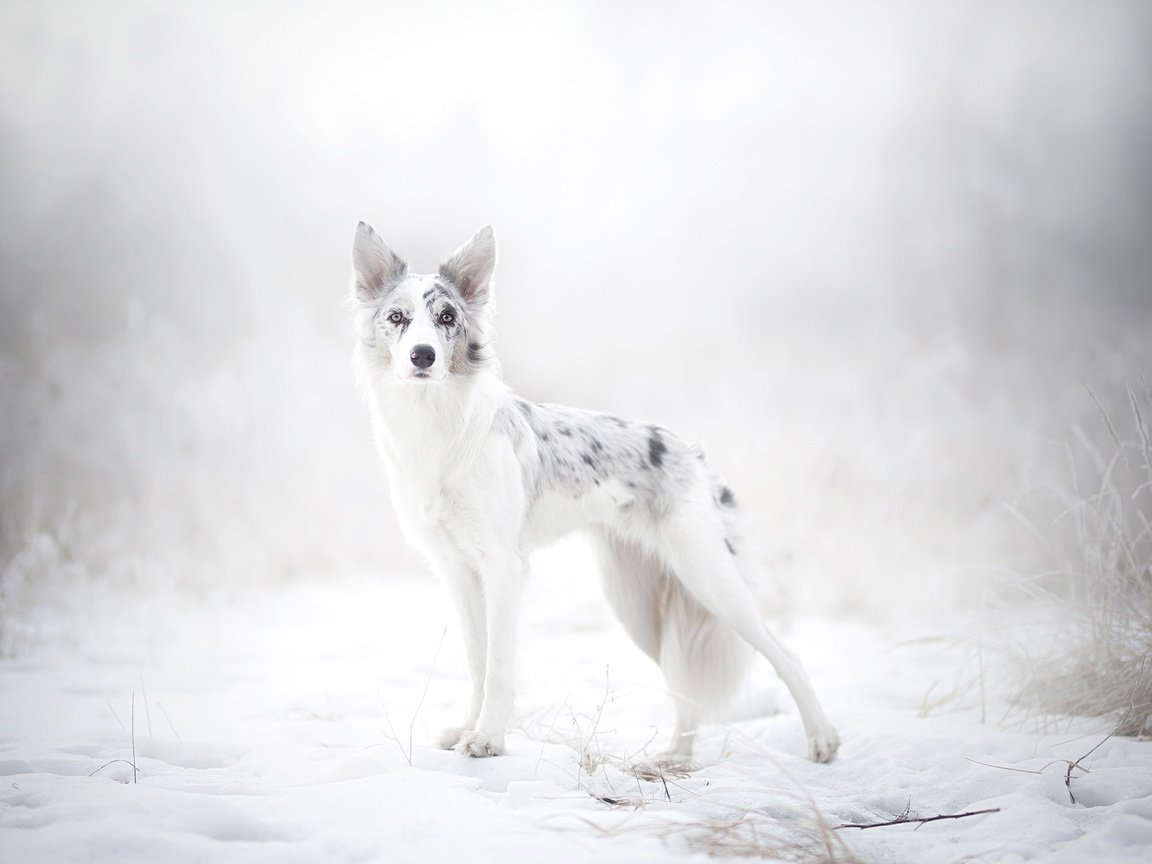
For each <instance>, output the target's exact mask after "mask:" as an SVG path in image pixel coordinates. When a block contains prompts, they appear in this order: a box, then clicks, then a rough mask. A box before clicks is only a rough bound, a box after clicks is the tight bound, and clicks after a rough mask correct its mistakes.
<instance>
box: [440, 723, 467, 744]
mask: <svg viewBox="0 0 1152 864" xmlns="http://www.w3.org/2000/svg"><path fill="white" fill-rule="evenodd" d="M467 731H468V729H467V727H464V726H449V727H448V728H447V729H445V730H444V731H443V732H441V733H440V734H439V735H438V736H436V746H437V747H439V748H440V749H441V750H454V749H456V745H457V744H459V743H460V739H461V738H463V737H464V733H466V732H467Z"/></svg>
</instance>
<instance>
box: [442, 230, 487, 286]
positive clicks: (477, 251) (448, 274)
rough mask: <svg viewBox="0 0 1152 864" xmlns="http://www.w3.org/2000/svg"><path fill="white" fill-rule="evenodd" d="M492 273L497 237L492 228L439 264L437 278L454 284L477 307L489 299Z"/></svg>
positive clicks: (474, 235)
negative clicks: (438, 276) (439, 277)
mask: <svg viewBox="0 0 1152 864" xmlns="http://www.w3.org/2000/svg"><path fill="white" fill-rule="evenodd" d="M495 272H496V235H494V234H493V233H492V226H491V225H485V226H484V227H483V228H481V229H480V230H479V231H477V232H476V233H475V234H473V235H472V239H471V240H469V241H468V242H467V243H465V244H464V245H463V246H461V247H460V248H459V249H457V250H456V251H455V252H454V253H452V257H451V258H449V259H448V260H447V261H445V262H444V263H443V264H441V265H440V275H441V276H442V277H443V278H445V279H447V280H448V281H449V282H451V283H452V284H453V285H455V286H456V290H457V291H459V292H460V295H461V296H462V297H463V298H464V299H465V300H466V301H468V302H469V303H476V304H482V303H484V302H486V301H487V300H488V295H489V293H490V291H491V289H492V274H493V273H495Z"/></svg>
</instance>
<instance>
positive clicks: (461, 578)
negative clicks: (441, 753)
mask: <svg viewBox="0 0 1152 864" xmlns="http://www.w3.org/2000/svg"><path fill="white" fill-rule="evenodd" d="M435 569H436V571H437V574H438V575H439V576H440V579H441V581H442V582H443V583H444V586H445V587H446V588H447V589H448V593H449V594H451V595H452V602H453V605H455V607H456V614H457V617H458V618H459V620H460V635H461V637H462V639H463V642H464V653H465V655H466V656H467V659H468V675H469V678H470V680H471V682H472V695H471V698H470V700H469V705H468V714H467V716H466V717H465V718H464V722H463V723H461V724H460V725H459V726H450V727H449V728H447V729H445V730H444V731H443V732H441V733H440V737H439V738H438V739H437V740H436V745H437V746H438V747H441V748H443V749H444V750H451V749H452V748H454V747H455V746H456V745H457V744H458V743H459V742H460V739H461V738H462V737H463V736H464V734H465V733H466V732H470V731H471V730H472V729H473V728H474V727H475V726H476V720H477V719H478V718H479V717H480V707H481V705H482V704H483V702H484V668H485V665H486V659H487V656H488V646H487V641H488V628H487V626H486V623H485V612H484V591H483V589H482V588H481V587H480V574H479V573H478V572H477V571H476V570H475V569H474V568H472V567H469V566H467V565H463V564H459V563H455V562H441V563H439V564H438V565H437V566H436V568H435Z"/></svg>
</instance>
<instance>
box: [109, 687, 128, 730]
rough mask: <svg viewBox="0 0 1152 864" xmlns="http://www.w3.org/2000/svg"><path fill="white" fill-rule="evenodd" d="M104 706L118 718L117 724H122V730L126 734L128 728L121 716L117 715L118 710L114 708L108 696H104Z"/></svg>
mask: <svg viewBox="0 0 1152 864" xmlns="http://www.w3.org/2000/svg"><path fill="white" fill-rule="evenodd" d="M104 704H105V705H107V706H108V710H109V711H111V712H112V716H113V717H115V718H116V722H117V723H119V724H120V728H121V729H123V730H124V731H125V732H127V731H128V727H127V726H125V725H124V721H123V720H121V719H120V715H119V714H117V713H116V709H115V708H113V707H112V700H111V699H109V698H108V696H107V694H105V696H104Z"/></svg>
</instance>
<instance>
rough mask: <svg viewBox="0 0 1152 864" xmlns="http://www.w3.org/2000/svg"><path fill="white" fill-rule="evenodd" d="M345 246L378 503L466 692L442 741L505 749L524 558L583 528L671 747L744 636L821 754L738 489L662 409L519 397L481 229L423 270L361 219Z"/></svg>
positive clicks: (729, 674)
mask: <svg viewBox="0 0 1152 864" xmlns="http://www.w3.org/2000/svg"><path fill="white" fill-rule="evenodd" d="M352 259H353V265H354V271H355V283H354V286H353V291H352V295H353V296H352V302H353V308H354V316H355V321H356V333H357V343H356V348H355V358H354V359H355V362H354V365H355V369H356V374H357V377H358V379H359V382H360V384H361V386H362V388H363V391H364V394H365V396H366V398H367V400H368V403H369V406H370V409H371V415H372V423H373V427H374V432H375V438H376V443H377V446H378V448H379V451H380V455H381V456H382V458H383V460H384V464H385V466H386V468H387V471H388V476H389V480H390V481H391V492H392V501H393V503H394V505H395V507H396V514H397V516H398V518H399V520H400V523H401V525H402V527H403V528H404V531H405V534H406V535H407V537H408V538H409V540H410V541H411V542H412V543H413V544H414V545H415V546H417V547H418V548H419V549H420V550H421V551H422V552H424V553H425V554H426V555H427V557H428V558H429V559H430V561H431V562H432V564H433V567H434V569H435V570H436V571H437V573H438V575H439V576H440V577H441V578H442V579H443V580H444V582H445V584H446V585H447V586H448V588H449V590H450V592H451V594H452V596H453V599H454V600H455V603H456V606H457V610H458V612H459V614H460V623H461V627H462V630H463V637H464V642H465V645H466V648H467V652H468V661H469V665H470V667H471V669H470V671H471V676H472V701H471V707H470V708H469V709H468V714H467V717H466V718H465V720H464V722H463V724H461V725H460V726H459V727H457V728H453V729H449V730H447V731H446V732H445V733H444V734H443V736H442V738H441V739H440V744H441V746H443V747H444V748H454V749H455V750H456V752H458V753H462V754H465V755H468V756H494V755H497V754H500V753H501V752H503V749H504V734H505V730H506V728H507V726H508V720H509V716H510V714H511V711H512V698H513V696H512V678H513V649H514V642H515V635H516V623H517V613H518V610H519V606H520V595H521V588H522V587H523V585H524V580H525V577H526V576H527V572H528V555H529V553H530V552H532V551H533V550H534V549H536V548H538V547H540V546H541V545H544V544H547V543H549V542H551V541H553V540H555V539H557V538H558V537H560V536H561V535H563V534H566V533H568V532H570V531H572V530H573V529H576V528H583V529H585V530H586V531H587V532H588V534H589V535H590V536H591V538H592V540H593V542H594V543H595V544H596V546H597V548H598V551H599V554H600V560H601V566H602V572H601V578H602V581H603V587H604V592H605V594H606V595H607V597H608V600H609V602H610V603H611V605H612V607H613V609H614V610H615V612H616V614H617V616H618V617H619V619H620V622H621V623H622V624H623V625H624V627H625V629H626V630H627V631H628V633H629V635H631V637H632V638H633V639H634V640H635V641H636V644H637V645H639V646H640V647H641V648H642V649H643V650H644V651H645V652H646V653H647V654H648V656H650V657H651V658H652V659H653V660H655V661H656V662H657V663H658V664H659V665H660V668H661V670H662V671H663V673H664V677H665V680H666V681H667V683H668V686H669V688H670V689H671V690H672V691H673V693H675V694H676V695H677V697H678V698H677V723H676V732H675V736H674V738H673V745H672V750H671V754H670V755H672V756H674V757H676V758H679V759H686V758H688V757H689V756H690V755H691V750H692V740H693V737H694V735H695V733H696V728H697V725H698V723H699V722H700V719H701V717H702V716H703V714H702V711H703V710H704V709H705V708H706V707H719V706H722V704H723V703H725V702H726V701H727V700H728V699H729V698H730V696H731V694H732V692H733V690H734V689H735V686H736V684H737V683H739V680H740V677H741V675H742V673H743V670H744V666H745V661H746V659H748V653H749V652H748V651H747V645H750V646H752V648H754V649H755V650H757V651H759V652H760V653H761V654H763V655H764V656H765V657H766V658H768V660H769V662H771V664H772V665H773V667H775V669H776V672H777V673H778V674H779V675H780V677H781V678H782V679H783V681H784V683H785V684H786V685H787V686H788V689H789V690H790V691H791V693H792V696H793V698H794V699H795V700H796V704H797V705H798V706H799V708H800V716H801V718H802V720H803V723H804V729H805V731H806V733H807V735H808V753H809V756H810V757H811V758H812V759H814V760H816V761H818V762H827V761H828V760H830V759H831V758H832V757H833V756H834V755H835V754H836V749H837V748H838V747H839V744H840V742H839V738H838V737H837V735H836V730H835V729H834V728H833V727H832V724H831V723H829V721H828V719H827V717H826V716H825V715H824V711H823V709H822V708H821V707H820V703H819V701H818V700H817V698H816V695H815V693H813V691H812V686H811V684H810V683H809V681H808V677H807V675H806V674H805V672H804V670H803V668H802V667H801V665H800V663H799V661H798V660H797V659H796V658H795V656H794V655H793V654H791V653H790V652H789V651H788V650H787V649H786V648H785V647H784V646H782V645H781V644H780V642H778V641H777V640H776V639H775V638H774V637H773V636H772V634H771V633H769V632H768V630H767V629H766V628H765V627H764V624H763V623H762V622H761V620H760V618H759V616H758V615H757V614H756V605H755V603H754V602H753V598H752V594H751V593H750V591H749V589H748V586H747V584H746V581H745V575H744V571H745V570H746V569H747V568H749V567H750V566H751V562H750V561H748V560H747V557H746V556H743V557H742V555H741V548H740V546H741V544H740V542H739V538H738V535H737V524H736V514H735V509H736V499H735V498H734V497H733V494H732V492H731V490H729V489H728V487H727V486H725V485H724V484H723V483H722V482H721V481H720V480H719V479H718V478H717V477H716V476H715V475H714V474H713V473H712V472H711V471H710V470H709V468H708V466H707V464H706V463H705V462H704V454H703V453H702V452H701V451H700V450H699V448H696V447H690V446H688V445H686V444H684V443H682V442H681V441H680V440H679V439H678V438H676V437H675V436H674V435H672V434H671V433H670V432H668V431H666V430H665V429H662V428H660V427H659V426H650V425H644V424H640V423H632V422H629V421H627V420H621V419H619V418H617V417H612V416H609V415H607V414H597V413H594V412H591V411H580V410H577V409H574V408H565V407H562V406H559V405H537V404H533V403H531V402H528V401H526V400H524V399H521V398H520V397H518V396H516V395H515V394H514V393H512V391H511V390H510V389H509V388H508V387H507V386H506V385H505V384H504V383H503V381H502V379H501V376H500V370H499V366H498V364H497V363H496V360H495V357H494V355H493V353H492V310H491V300H492V275H493V271H494V270H495V267H496V241H495V238H494V237H493V234H492V229H491V228H488V227H485V228H482V229H480V230H479V231H478V232H476V235H475V236H474V237H473V238H472V239H471V240H469V241H468V242H467V243H465V244H464V245H463V246H461V247H460V248H459V249H458V250H456V252H455V254H453V255H452V257H450V258H449V259H448V260H447V261H445V262H444V263H443V264H441V265H440V269H439V271H438V272H437V273H435V274H433V275H426V276H421V275H417V274H410V273H409V272H408V267H407V265H406V264H405V263H404V262H403V261H402V260H401V259H400V258H399V257H397V256H396V254H395V253H393V252H392V250H390V249H389V248H388V247H387V246H386V245H385V244H384V242H383V241H382V240H381V239H380V237H379V236H378V235H377V234H376V232H375V231H373V230H372V228H371V227H370V226H369V225H366V224H364V223H363V222H361V223H360V225H359V226H358V227H357V229H356V237H355V241H354V243H353V247H352ZM744 643H747V645H745V644H744Z"/></svg>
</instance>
